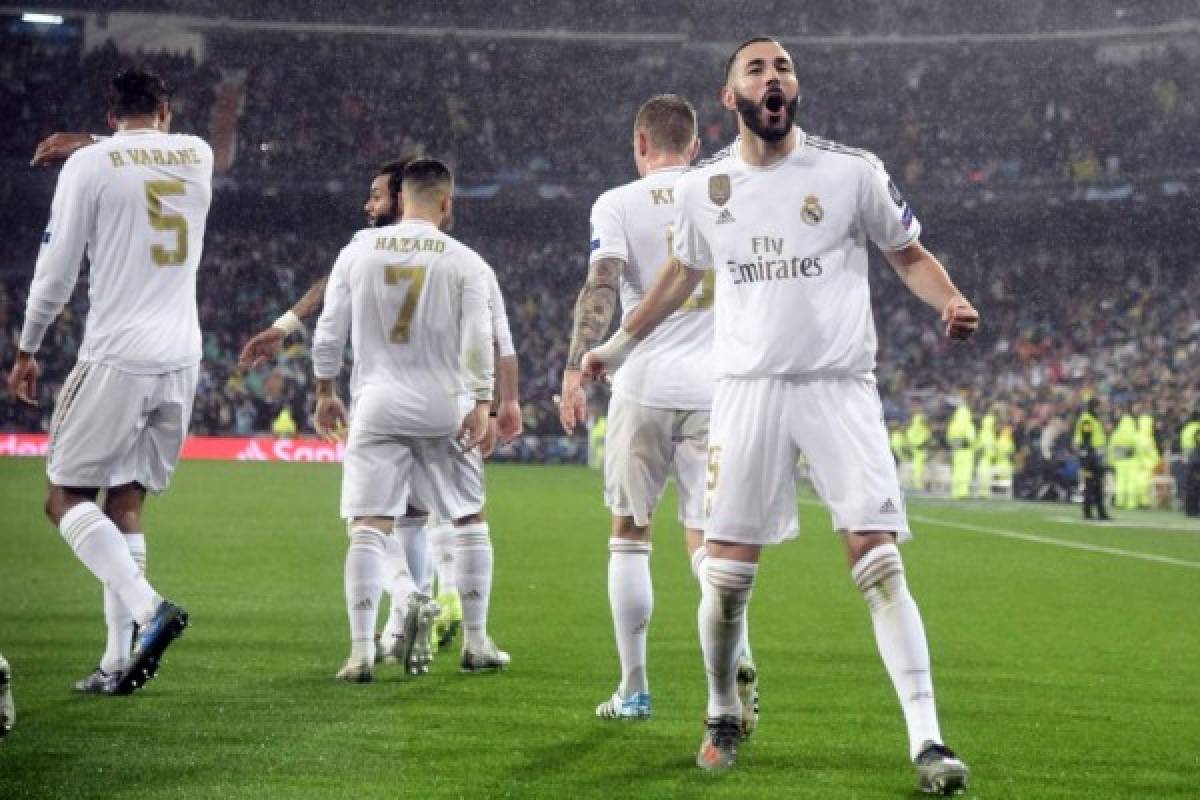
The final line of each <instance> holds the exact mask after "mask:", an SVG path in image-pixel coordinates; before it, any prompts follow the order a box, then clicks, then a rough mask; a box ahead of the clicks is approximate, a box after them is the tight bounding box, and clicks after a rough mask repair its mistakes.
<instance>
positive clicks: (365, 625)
mask: <svg viewBox="0 0 1200 800" xmlns="http://www.w3.org/2000/svg"><path fill="white" fill-rule="evenodd" d="M387 541H388V536H387V535H385V534H384V533H383V532H382V531H378V530H375V529H374V528H369V527H367V526H365V525H360V526H356V527H355V528H354V529H353V530H351V531H350V547H349V548H348V549H347V550H346V572H345V588H346V613H347V615H348V616H349V618H350V657H351V658H352V659H354V660H356V661H360V662H366V663H368V664H372V663H374V662H375V618H376V616H377V612H378V609H379V598H380V595H381V594H383V582H384V577H385V574H386V568H387V560H388V559H387Z"/></svg>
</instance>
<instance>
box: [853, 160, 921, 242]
mask: <svg viewBox="0 0 1200 800" xmlns="http://www.w3.org/2000/svg"><path fill="white" fill-rule="evenodd" d="M862 161H863V169H862V183H861V185H860V189H859V215H860V219H859V222H860V224H861V225H862V228H863V230H865V231H866V233H867V236H868V237H869V238H870V239H871V241H872V242H874V243H875V246H876V247H878V248H879V249H881V250H902V249H904V248H905V247H908V246H909V245H910V244H912V243H913V242H915V241H916V240H917V239H918V238H919V237H920V235H921V223H920V221H919V220H918V219H917V218H916V216H915V215H914V214H913V210H912V207H911V206H909V204H908V202H907V201H906V200H905V199H904V197H903V196H902V195H901V194H900V191H899V190H898V189H897V188H896V184H894V183H892V181H891V178H889V177H888V174H887V170H885V169H884V167H883V164H882V163H881V162H880V161H879V160H878V159H877V158H874V157H872V158H870V159H869V160H862Z"/></svg>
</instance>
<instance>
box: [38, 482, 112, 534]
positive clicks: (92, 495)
mask: <svg viewBox="0 0 1200 800" xmlns="http://www.w3.org/2000/svg"><path fill="white" fill-rule="evenodd" d="M97 494H98V492H97V490H94V489H68V488H66V487H63V486H51V487H50V488H49V489H48V490H47V491H46V502H45V503H44V504H43V505H42V510H43V511H45V512H46V516H47V517H48V518H49V519H50V521H51V522H52V523H54V524H55V525H57V524H58V522H59V520H61V519H62V518H63V515H64V514H66V513H67V512H68V511H70V510H71V507H72V506H75V505H78V504H79V503H84V502H92V501H95V499H96V495H97Z"/></svg>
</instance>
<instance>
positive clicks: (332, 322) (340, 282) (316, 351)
mask: <svg viewBox="0 0 1200 800" xmlns="http://www.w3.org/2000/svg"><path fill="white" fill-rule="evenodd" d="M350 261H351V255H350V247H349V245H347V246H346V247H345V248H343V249H342V252H341V253H340V254H339V255H338V257H337V260H336V261H335V262H334V264H333V271H332V272H330V273H329V282H328V283H327V284H326V285H325V303H324V305H323V306H322V308H321V317H320V319H318V320H317V327H316V330H315V331H314V332H313V343H312V359H313V373H314V374H315V375H316V376H317V377H318V378H320V379H323V380H324V379H329V378H336V377H337V375H338V373H339V372H341V370H342V353H343V352H344V351H345V349H346V338H347V337H348V336H349V335H350V314H351V306H352V302H353V297H352V294H351V291H350V279H349V275H348V274H347V272H348V269H349V262H350Z"/></svg>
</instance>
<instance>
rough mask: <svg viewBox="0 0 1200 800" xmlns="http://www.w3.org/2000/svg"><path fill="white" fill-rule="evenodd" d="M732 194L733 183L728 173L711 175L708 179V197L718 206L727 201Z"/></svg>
mask: <svg viewBox="0 0 1200 800" xmlns="http://www.w3.org/2000/svg"><path fill="white" fill-rule="evenodd" d="M732 196H733V184H732V183H731V182H730V180H729V176H728V175H713V176H712V177H711V178H709V179H708V199H709V200H712V201H713V202H714V203H716V204H717V205H719V206H723V205H725V204H726V203H728V202H729V198H730V197H732Z"/></svg>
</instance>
